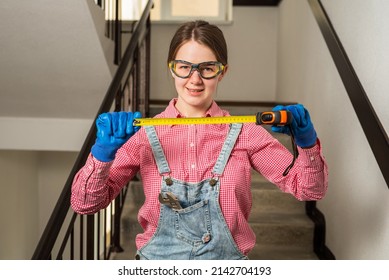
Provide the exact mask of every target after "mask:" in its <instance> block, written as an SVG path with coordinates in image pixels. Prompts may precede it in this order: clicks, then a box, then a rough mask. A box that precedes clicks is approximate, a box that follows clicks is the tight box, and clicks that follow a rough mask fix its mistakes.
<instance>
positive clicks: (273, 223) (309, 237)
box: [249, 213, 314, 248]
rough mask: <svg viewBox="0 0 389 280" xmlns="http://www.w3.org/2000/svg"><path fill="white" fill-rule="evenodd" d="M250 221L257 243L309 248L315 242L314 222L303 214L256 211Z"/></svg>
mask: <svg viewBox="0 0 389 280" xmlns="http://www.w3.org/2000/svg"><path fill="white" fill-rule="evenodd" d="M249 222H250V225H251V228H252V229H253V231H254V233H255V235H256V236H257V244H260V245H270V244H273V245H283V246H291V245H293V246H302V247H308V248H310V247H311V246H312V244H313V231H314V224H313V223H312V221H311V220H309V218H307V217H306V216H305V215H303V214H285V213H282V214H274V213H259V214H258V213H254V214H253V215H251V216H250V219H249Z"/></svg>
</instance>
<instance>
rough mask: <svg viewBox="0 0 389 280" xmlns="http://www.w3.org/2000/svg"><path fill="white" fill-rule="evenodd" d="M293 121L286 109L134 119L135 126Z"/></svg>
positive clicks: (274, 123)
mask: <svg viewBox="0 0 389 280" xmlns="http://www.w3.org/2000/svg"><path fill="white" fill-rule="evenodd" d="M291 122H292V113H290V112H289V111H286V110H281V111H271V112H259V113H257V114H256V115H251V116H225V117H207V118H204V117H202V118H139V119H135V120H134V126H155V125H192V124H229V123H255V124H257V125H261V124H266V125H287V124H290V123H291Z"/></svg>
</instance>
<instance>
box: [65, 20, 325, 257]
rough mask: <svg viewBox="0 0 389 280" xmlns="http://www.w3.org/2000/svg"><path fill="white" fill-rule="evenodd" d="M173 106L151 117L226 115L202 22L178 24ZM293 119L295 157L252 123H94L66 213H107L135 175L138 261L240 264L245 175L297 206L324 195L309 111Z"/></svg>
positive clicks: (216, 56)
mask: <svg viewBox="0 0 389 280" xmlns="http://www.w3.org/2000/svg"><path fill="white" fill-rule="evenodd" d="M167 63H168V67H169V69H170V72H171V74H172V77H173V79H174V83H175V88H176V91H177V94H178V96H177V98H174V99H173V100H171V101H170V103H169V105H168V106H167V108H166V109H165V111H164V112H162V113H161V114H159V115H157V116H156V118H185V117H204V118H206V117H215V116H228V115H229V113H228V112H226V111H225V110H222V109H221V108H220V107H219V106H218V105H217V104H216V102H215V101H214V96H215V94H216V91H217V87H218V84H219V83H220V82H221V81H222V80H223V78H224V76H225V75H226V73H227V70H228V57H227V45H226V42H225V39H224V36H223V33H222V32H221V30H220V29H219V28H218V27H216V26H215V25H211V24H209V23H207V22H204V21H195V22H188V23H186V24H183V25H182V26H181V27H180V28H179V29H178V30H177V32H176V33H175V35H174V37H173V39H172V41H171V45H170V49H169V54H168V59H167ZM274 109H276V110H281V109H284V110H289V111H290V112H292V114H293V119H294V121H293V123H292V124H291V126H290V127H274V130H275V131H277V132H282V133H290V130H292V133H293V135H294V137H295V141H296V143H297V145H298V152H299V156H298V158H297V159H296V162H295V164H294V166H293V167H292V168H291V169H290V171H289V173H288V174H287V175H285V176H284V175H283V172H284V170H285V169H286V168H287V167H288V165H289V164H290V163H291V161H292V159H293V156H292V154H291V153H290V152H289V151H288V150H287V149H286V148H285V147H284V146H283V145H281V144H280V143H279V142H278V141H277V140H276V139H274V138H273V137H272V136H271V134H270V133H268V132H267V131H266V130H265V129H264V128H263V127H261V126H259V125H255V124H244V125H242V124H232V125H229V124H214V125H170V126H155V127H153V126H147V127H142V128H141V129H140V130H139V131H136V130H137V128H135V127H133V120H134V118H139V117H140V115H139V113H134V114H133V113H131V112H116V113H105V114H102V115H101V116H99V118H98V120H97V122H96V125H97V130H98V132H97V139H96V143H95V144H94V146H93V147H92V150H91V154H90V156H89V158H88V159H87V162H86V164H85V166H84V167H83V168H82V169H81V170H80V171H79V172H78V173H77V175H76V176H75V178H74V183H73V187H72V196H71V205H72V207H73V209H74V210H75V211H76V212H78V213H80V214H91V213H95V212H97V211H99V210H100V209H103V208H105V207H107V206H108V204H109V203H110V202H111V201H112V200H113V199H114V198H115V197H116V196H117V194H118V193H119V191H120V190H121V188H122V187H123V186H125V185H126V183H127V182H128V181H129V180H131V179H132V178H133V177H134V176H135V175H136V174H137V173H138V172H139V174H140V175H141V178H142V183H143V188H144V193H145V197H146V199H145V203H144V205H143V206H142V207H141V209H140V211H139V214H138V220H139V223H140V225H141V226H142V228H143V230H144V232H143V233H141V234H139V235H138V236H137V237H136V245H137V249H138V252H137V256H136V257H137V259H199V260H200V259H247V254H248V253H249V252H250V250H251V249H252V248H253V247H254V245H255V235H254V233H253V231H252V230H251V228H250V226H249V223H248V218H249V214H250V210H251V204H252V199H251V191H250V187H251V169H255V170H256V171H258V172H260V173H261V174H262V175H263V176H265V177H266V178H267V179H268V180H269V181H270V182H273V183H274V184H276V185H277V186H278V187H279V188H280V189H281V190H282V191H284V192H288V193H291V194H292V195H294V196H295V197H296V198H297V199H299V200H319V199H321V198H323V196H324V195H325V193H326V190H327V165H326V163H325V160H324V158H323V156H322V153H321V146H320V142H319V140H318V139H317V137H316V132H315V129H314V127H313V124H312V122H311V120H310V117H309V113H308V111H307V110H306V109H305V108H304V107H303V106H302V105H301V104H297V105H291V106H282V105H280V106H277V107H276V108H274Z"/></svg>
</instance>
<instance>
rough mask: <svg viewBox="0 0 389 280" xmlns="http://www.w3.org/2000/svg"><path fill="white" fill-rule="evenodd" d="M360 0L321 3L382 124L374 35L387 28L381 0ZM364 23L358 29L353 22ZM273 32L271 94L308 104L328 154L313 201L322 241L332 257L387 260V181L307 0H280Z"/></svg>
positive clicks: (378, 44)
mask: <svg viewBox="0 0 389 280" xmlns="http://www.w3.org/2000/svg"><path fill="white" fill-rule="evenodd" d="M368 2H369V3H368V4H367V3H364V1H351V0H349V1H340V2H339V1H336V3H335V2H334V1H324V4H325V5H324V6H325V7H327V8H328V10H329V14H330V16H333V17H334V23H335V27H336V29H337V30H339V31H340V32H339V36H340V38H341V40H343V39H344V40H343V41H344V45H345V48H346V51H347V52H349V55H350V60H351V62H352V63H353V64H354V65H355V66H356V72H357V74H358V75H359V76H360V79H361V81H362V83H363V85H364V86H365V89H366V91H367V93H368V95H369V97H370V98H371V99H372V100H373V103H374V105H375V107H376V108H377V111H378V116H379V117H380V118H381V120H382V122H383V123H386V124H387V123H388V121H389V119H388V114H387V110H386V107H385V105H387V104H388V99H387V98H388V95H387V94H386V92H388V90H389V85H388V83H387V77H386V76H387V72H388V63H389V61H388V56H387V55H386V54H385V55H382V54H384V53H385V52H387V49H388V46H387V40H388V36H386V37H385V38H382V37H381V36H382V34H383V30H382V26H386V30H387V26H388V24H389V19H388V18H387V17H386V16H385V14H387V13H388V12H389V6H388V3H386V4H383V3H384V1H379V0H374V1H368ZM372 2H374V4H372ZM346 5H347V8H346ZM346 10H348V12H346ZM358 22H360V23H362V24H360V23H358ZM354 23H355V24H356V25H353V24H354ZM364 23H365V28H362V29H358V26H360V25H363V24H364ZM367 23H368V26H366V25H367ZM355 30H358V32H357V33H356V31H355ZM386 34H387V33H386ZM342 36H343V37H342ZM279 38H280V39H279V40H280V41H279V45H278V48H279V55H278V75H277V76H278V88H277V99H278V100H283V101H298V102H301V103H303V104H304V105H305V106H306V107H307V108H308V109H309V110H310V113H311V117H312V119H313V122H314V124H315V127H316V130H317V132H318V135H319V138H320V139H321V141H322V144H323V149H324V155H325V156H326V159H327V161H328V166H329V172H330V177H329V190H328V194H327V196H326V197H325V198H324V199H323V200H322V201H320V202H319V203H318V208H319V209H320V210H321V211H322V212H323V213H324V215H325V217H326V221H327V232H326V234H327V242H326V243H327V246H328V247H329V249H330V250H331V251H332V252H333V253H334V255H335V257H336V258H337V259H388V258H389V216H388V215H387V213H388V212H389V193H388V186H387V185H386V183H385V181H384V179H383V176H382V174H381V172H380V170H379V168H378V165H377V163H376V161H375V159H374V156H373V154H372V152H371V149H370V147H369V145H368V142H367V140H366V137H365V136H364V133H363V131H362V128H361V126H360V124H359V123H358V120H357V117H356V114H355V112H354V110H353V108H352V105H351V103H350V101H349V98H348V96H347V93H346V91H345V89H344V86H343V84H342V82H341V80H340V77H339V74H338V72H337V70H336V68H335V65H334V63H333V62H332V58H331V56H330V54H329V51H328V49H327V47H326V45H325V42H324V39H323V37H322V35H321V33H320V30H319V28H318V26H317V23H316V21H315V19H314V17H313V14H312V12H311V10H310V7H309V4H308V2H307V1H300V0H284V1H282V3H281V6H280V30H279ZM380 60H382V61H380ZM378 61H380V62H378Z"/></svg>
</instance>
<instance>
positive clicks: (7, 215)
mask: <svg viewBox="0 0 389 280" xmlns="http://www.w3.org/2000/svg"><path fill="white" fill-rule="evenodd" d="M37 163H38V154H37V153H36V152H17V151H0V178H1V183H0V193H1V195H0V221H1V230H0V248H1V250H0V259H24V258H28V257H30V258H31V256H32V252H33V250H34V249H35V247H36V240H37V238H38V236H39V231H38V226H39V222H38V221H39V218H38V207H39V206H38V203H37V201H38V175H37V174H38V167H37V166H38V164H37ZM29 255H30V256H29Z"/></svg>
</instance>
